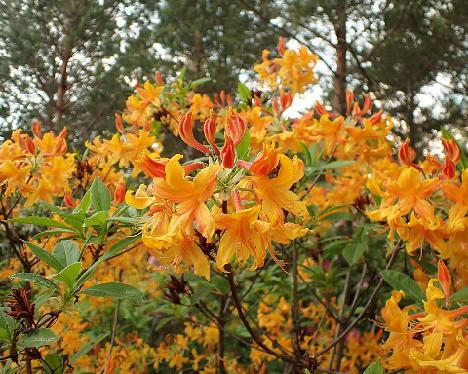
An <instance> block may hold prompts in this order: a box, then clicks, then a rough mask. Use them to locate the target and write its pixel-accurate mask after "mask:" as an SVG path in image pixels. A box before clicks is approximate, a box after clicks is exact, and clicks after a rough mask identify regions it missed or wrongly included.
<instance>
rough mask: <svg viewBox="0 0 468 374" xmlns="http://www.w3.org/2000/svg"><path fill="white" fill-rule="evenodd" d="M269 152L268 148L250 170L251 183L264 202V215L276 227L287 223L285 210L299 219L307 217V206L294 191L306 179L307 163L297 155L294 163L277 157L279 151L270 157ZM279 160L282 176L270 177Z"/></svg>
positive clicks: (273, 152) (283, 156) (249, 178)
mask: <svg viewBox="0 0 468 374" xmlns="http://www.w3.org/2000/svg"><path fill="white" fill-rule="evenodd" d="M269 151H270V150H269V149H268V148H265V149H264V151H263V152H262V154H261V155H260V156H259V157H258V158H257V160H256V161H254V163H253V164H252V165H251V166H250V168H249V171H250V172H252V174H253V176H251V177H248V180H249V181H250V182H251V183H252V185H253V188H254V190H255V193H256V195H257V197H258V199H259V200H260V201H261V202H262V212H263V213H264V214H265V215H266V217H267V218H268V220H269V222H271V223H272V224H276V223H278V222H283V221H284V213H283V209H284V210H287V211H289V212H291V213H292V214H294V215H296V216H299V217H302V218H305V217H307V216H308V211H307V208H306V206H305V204H304V203H303V202H302V201H300V200H299V197H298V196H297V195H296V194H295V193H294V192H292V191H290V189H291V187H292V185H293V184H294V183H296V182H297V181H298V180H299V179H301V178H302V177H303V175H304V164H303V163H302V161H301V160H300V159H298V158H297V157H296V156H294V158H293V159H292V160H291V159H290V158H289V157H287V156H285V155H279V156H277V155H276V154H275V151H271V152H272V154H268V153H269ZM278 158H279V162H280V165H281V166H280V169H279V172H278V176H276V177H274V178H269V177H268V174H269V173H270V172H271V171H272V170H273V168H275V167H276V165H277V163H278V161H277V160H278Z"/></svg>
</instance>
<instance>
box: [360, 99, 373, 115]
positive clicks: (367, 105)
mask: <svg viewBox="0 0 468 374" xmlns="http://www.w3.org/2000/svg"><path fill="white" fill-rule="evenodd" d="M371 107H372V100H371V99H370V97H369V95H368V94H365V95H364V106H363V107H362V110H361V116H362V115H363V114H366V113H367V112H368V111H369V110H370V109H371Z"/></svg>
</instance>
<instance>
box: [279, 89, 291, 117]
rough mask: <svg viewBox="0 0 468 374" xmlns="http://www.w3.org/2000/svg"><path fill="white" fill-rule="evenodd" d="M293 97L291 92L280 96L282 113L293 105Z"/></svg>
mask: <svg viewBox="0 0 468 374" xmlns="http://www.w3.org/2000/svg"><path fill="white" fill-rule="evenodd" d="M292 99H293V98H292V95H291V93H290V92H288V93H284V92H282V93H281V95H280V104H281V111H282V112H284V111H285V110H286V109H288V108H289V107H290V106H291V104H292Z"/></svg>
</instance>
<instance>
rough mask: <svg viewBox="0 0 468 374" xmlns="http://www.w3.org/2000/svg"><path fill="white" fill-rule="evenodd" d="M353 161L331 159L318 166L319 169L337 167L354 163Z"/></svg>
mask: <svg viewBox="0 0 468 374" xmlns="http://www.w3.org/2000/svg"><path fill="white" fill-rule="evenodd" d="M354 163H355V161H333V162H330V163H328V164H325V165H322V166H320V169H339V168H343V167H345V166H349V165H352V164H354Z"/></svg>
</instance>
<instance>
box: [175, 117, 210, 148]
mask: <svg viewBox="0 0 468 374" xmlns="http://www.w3.org/2000/svg"><path fill="white" fill-rule="evenodd" d="M179 135H180V138H181V139H182V140H183V141H184V142H185V143H186V144H188V145H189V146H191V147H193V148H195V149H198V150H199V151H200V152H202V153H204V154H209V153H210V150H209V149H208V147H205V146H204V145H203V144H200V143H199V142H198V141H197V140H196V139H195V138H194V137H193V120H192V111H188V112H187V114H184V115H183V116H182V118H181V119H180V122H179Z"/></svg>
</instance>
